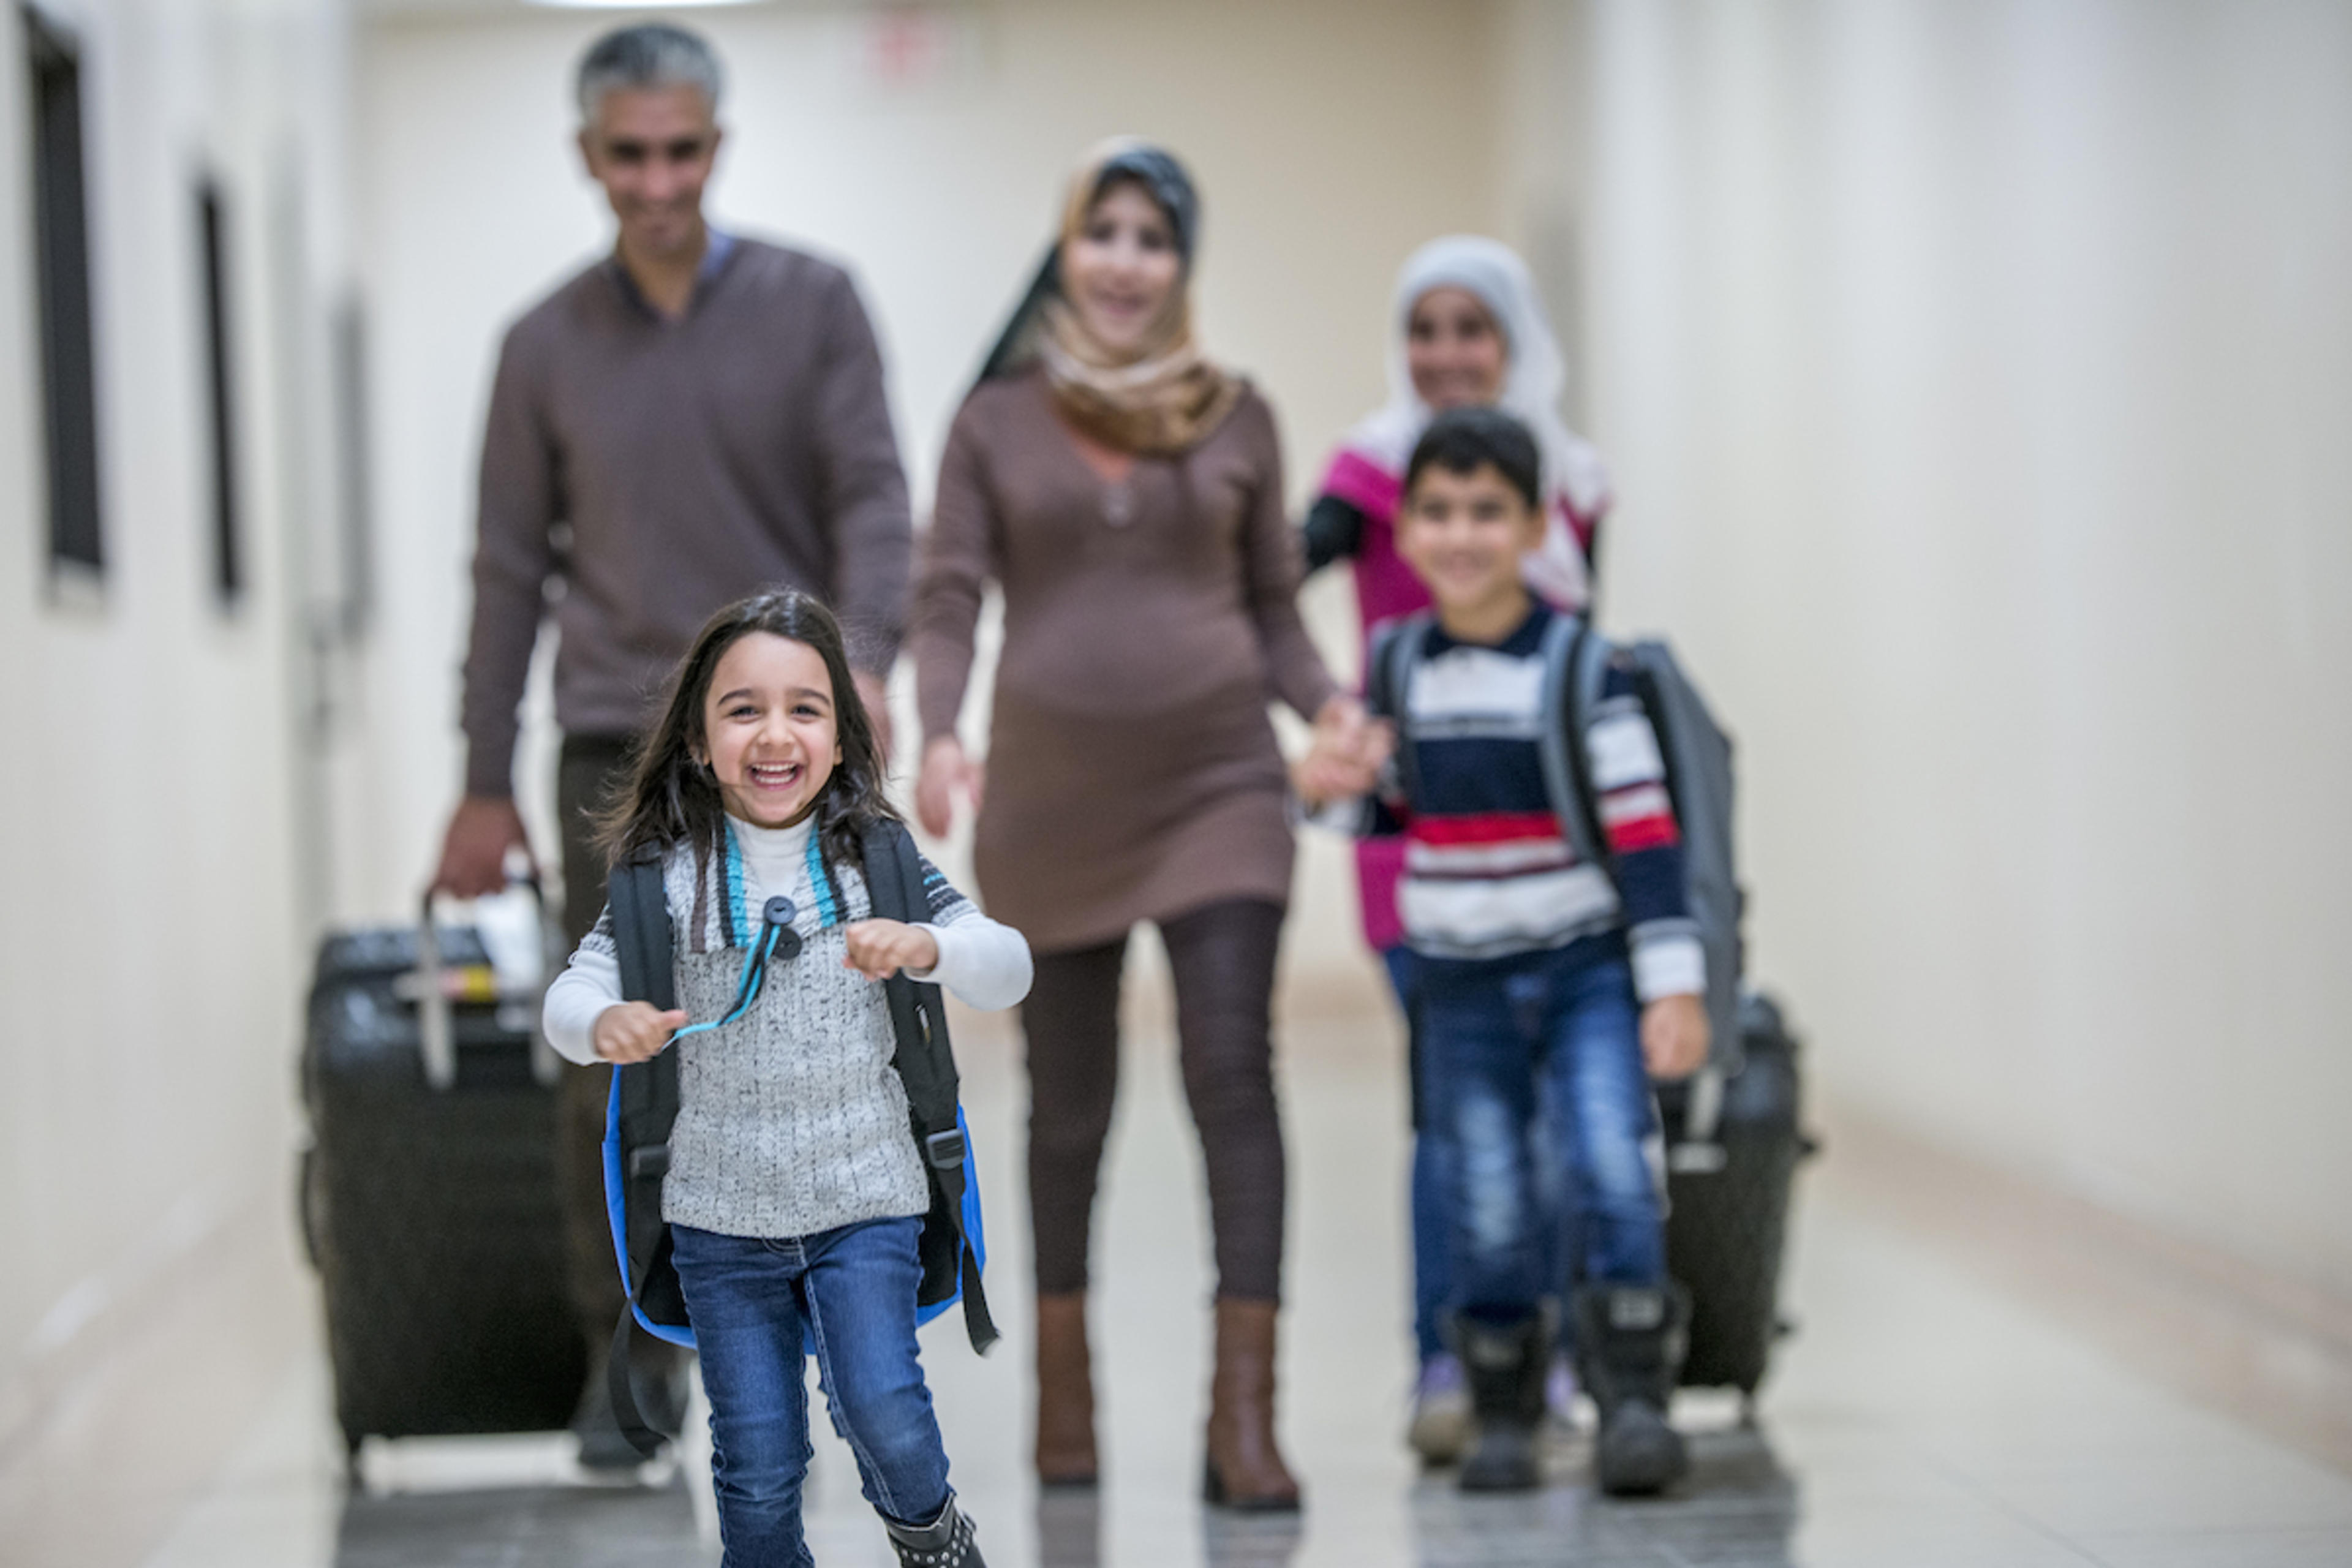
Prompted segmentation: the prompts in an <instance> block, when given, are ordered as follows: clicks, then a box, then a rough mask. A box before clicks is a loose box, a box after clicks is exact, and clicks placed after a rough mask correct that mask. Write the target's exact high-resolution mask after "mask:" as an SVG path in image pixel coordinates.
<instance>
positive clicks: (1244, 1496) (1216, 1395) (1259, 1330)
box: [1201, 1296, 1298, 1513]
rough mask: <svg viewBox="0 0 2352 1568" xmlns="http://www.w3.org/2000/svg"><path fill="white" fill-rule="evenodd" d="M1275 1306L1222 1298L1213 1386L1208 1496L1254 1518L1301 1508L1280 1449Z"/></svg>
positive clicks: (1205, 1486)
mask: <svg viewBox="0 0 2352 1568" xmlns="http://www.w3.org/2000/svg"><path fill="white" fill-rule="evenodd" d="M1275 1312H1276V1306H1275V1303H1274V1302H1272V1301H1244V1300H1234V1299H1231V1298H1228V1297H1223V1296H1220V1297H1218V1298H1217V1367H1216V1372H1215V1373H1214V1375H1213V1377H1212V1379H1211V1381H1210V1384H1209V1456H1208V1464H1207V1466H1206V1474H1205V1476H1204V1477H1203V1479H1202V1488H1201V1491H1202V1496H1203V1497H1205V1498H1206V1499H1207V1500H1209V1501H1211V1502H1213V1503H1218V1504H1222V1505H1223V1506H1224V1507H1226V1508H1233V1509H1240V1510H1244V1511H1245V1512H1251V1513H1279V1512H1287V1511H1289V1510H1292V1509H1295V1508H1297V1506H1298V1483H1297V1481H1296V1480H1294V1479H1291V1474H1290V1467H1288V1466H1287V1465H1286V1464H1284V1463H1283V1462H1282V1453H1281V1451H1280V1450H1279V1449H1278V1448H1276V1447H1275V1442H1274V1319H1275Z"/></svg>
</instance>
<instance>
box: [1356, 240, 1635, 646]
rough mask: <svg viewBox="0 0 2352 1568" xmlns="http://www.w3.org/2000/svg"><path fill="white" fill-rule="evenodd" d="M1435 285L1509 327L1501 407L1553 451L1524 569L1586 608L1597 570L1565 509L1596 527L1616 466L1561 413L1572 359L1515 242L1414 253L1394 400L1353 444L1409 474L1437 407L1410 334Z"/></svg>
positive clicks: (1404, 276)
mask: <svg viewBox="0 0 2352 1568" xmlns="http://www.w3.org/2000/svg"><path fill="white" fill-rule="evenodd" d="M1431 289H1461V290H1462V291H1463V292H1465V293H1466V294H1468V295H1469V296H1470V297H1471V298H1473V299H1475V300H1477V301H1478V302H1479V303H1480V304H1481V305H1483V306H1485V307H1486V313H1487V314H1488V315H1489V316H1491V317H1493V318H1494V321H1495V325H1496V328H1497V329H1498V330H1500V331H1501V332H1502V334H1503V343H1504V348H1505V350H1506V352H1507V353H1508V355H1509V361H1508V364H1507V373H1506V375H1505V379H1504V383H1503V395H1502V396H1501V397H1500V398H1499V399H1497V400H1496V407H1498V408H1500V409H1502V410H1503V411H1504V412H1505V413H1507V414H1510V415H1513V416H1517V418H1518V419H1519V420H1520V421H1521V422H1522V423H1523V424H1525V425H1526V426H1528V429H1529V430H1531V431H1533V432H1534V434H1535V437H1536V447H1537V449H1538V451H1539V452H1541V454H1542V456H1543V494H1544V497H1545V500H1546V501H1547V502H1548V503H1549V504H1548V505H1547V506H1546V508H1545V510H1546V513H1547V515H1548V519H1549V521H1548V525H1547V527H1546V528H1545V530H1544V542H1543V544H1542V545H1541V546H1540V547H1539V548H1538V549H1536V550H1534V551H1531V552H1529V553H1528V557H1527V561H1526V565H1525V570H1524V575H1525V577H1526V579H1527V583H1528V587H1530V588H1532V589H1534V590H1535V591H1536V592H1537V593H1538V594H1539V595H1542V596H1543V597H1544V598H1546V599H1549V600H1550V601H1551V602H1552V603H1554V604H1556V605H1567V606H1577V607H1580V606H1582V605H1585V604H1586V603H1587V602H1589V600H1590V599H1591V583H1590V576H1589V574H1588V573H1587V572H1586V570H1585V564H1584V552H1583V549H1582V547H1581V546H1580V544H1579V543H1578V542H1577V541H1576V538H1575V536H1574V535H1573V534H1572V533H1571V532H1570V529H1569V526H1568V522H1567V520H1566V519H1565V518H1563V517H1562V516H1561V515H1560V514H1561V511H1562V510H1563V508H1565V510H1567V511H1568V512H1569V513H1570V514H1571V515H1572V516H1573V517H1574V518H1575V519H1576V520H1577V521H1578V523H1579V524H1580V526H1581V527H1583V528H1585V529H1587V530H1589V529H1590V528H1591V524H1592V522H1593V521H1595V520H1596V519H1597V518H1598V517H1599V516H1600V514H1601V511H1602V510H1604V509H1605V508H1606V507H1607V505H1608V503H1609V473H1608V470H1607V469H1606V468H1604V467H1603V466H1602V465H1601V454H1600V453H1599V452H1598V451H1596V450H1595V449H1594V448H1593V446H1592V443H1591V442H1590V441H1587V440H1586V439H1585V438H1584V437H1581V436H1579V435H1578V434H1577V433H1576V432H1575V431H1573V430H1570V428H1569V427H1568V426H1567V424H1566V423H1565V422H1563V421H1562V420H1561V418H1560V416H1559V399H1560V394H1561V393H1563V392H1564V391H1566V390H1567V387H1568V365H1567V362H1566V361H1565V360H1564V359H1562V357H1561V355H1560V352H1559V339H1557V338H1556V337H1554V336H1553V335H1552V330H1551V321H1550V318H1549V316H1547V315H1546V313H1545V311H1544V308H1543V300H1542V299H1541V298H1540V297H1539V296H1538V294H1537V293H1536V287H1535V279H1533V278H1532V277H1530V276H1529V275H1528V266H1527V263H1526V262H1524V261H1522V260H1520V259H1519V257H1518V253H1517V251H1515V250H1513V249H1511V247H1508V246H1507V245H1505V244H1503V243H1502V242H1501V241H1499V240H1493V239H1486V238H1483V237H1479V236H1476V235H1447V236H1445V237H1444V238H1441V239H1433V240H1431V241H1430V242H1429V243H1428V244H1426V245H1424V246H1423V247H1421V248H1420V249H1419V250H1416V251H1414V252H1413V253H1412V255H1411V256H1410V257H1408V258H1406V259H1405V264H1404V268H1403V270H1402V271H1401V272H1399V273H1398V275H1397V284H1396V296H1395V304H1394V307H1393V312H1392V324H1393V331H1391V335H1390V338H1389V356H1388V357H1389V400H1388V402H1387V404H1386V405H1383V406H1382V407H1381V410H1380V412H1379V413H1377V414H1374V415H1372V416H1370V417H1369V418H1367V419H1365V420H1364V421H1362V422H1361V423H1360V424H1359V425H1358V426H1356V427H1355V428H1354V429H1353V430H1352V431H1350V432H1349V435H1348V438H1347V442H1346V445H1347V446H1348V447H1350V448H1352V449H1353V450H1355V451H1357V452H1359V453H1360V454H1362V455H1363V456H1364V457H1365V458H1368V459H1370V461H1371V462H1372V463H1374V464H1375V465H1377V466H1378V467H1379V468H1381V469H1382V470H1383V471H1385V472H1387V473H1389V474H1391V475H1394V476H1397V477H1398V478H1400V479H1401V478H1402V476H1403V474H1404V468H1405V464H1406V462H1407V461H1408V460H1409V459H1411V458H1412V448H1413V445H1414V443H1415V442H1417V441H1419V440H1420V439H1421V433H1422V432H1423V430H1424V429H1426V428H1428V426H1429V421H1430V417H1431V415H1432V412H1433V411H1432V409H1431V408H1430V406H1429V405H1428V404H1426V403H1423V401H1422V400H1421V398H1420V396H1419V395H1417V394H1415V393H1414V391H1413V389H1412V372H1411V370H1410V369H1408V368H1407V366H1406V363H1405V340H1406V337H1407V336H1408V334H1409V332H1410V331H1411V329H1412V308H1413V306H1414V304H1415V303H1416V302H1418V301H1419V300H1420V299H1421V297H1422V296H1423V295H1424V294H1426V293H1428V292H1429V291H1430V290H1431Z"/></svg>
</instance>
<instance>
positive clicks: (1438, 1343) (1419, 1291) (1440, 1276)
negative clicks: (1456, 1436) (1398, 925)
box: [1381, 946, 1577, 1365]
mask: <svg viewBox="0 0 2352 1568" xmlns="http://www.w3.org/2000/svg"><path fill="white" fill-rule="evenodd" d="M1381 958H1382V959H1383V960H1384V961H1386V963H1387V964H1388V971H1389V982H1390V984H1392V985H1393V986H1395V988H1396V995H1397V1005H1398V1006H1399V1007H1401V1008H1402V1009H1403V1012H1404V1016H1405V1019H1406V1022H1407V1025H1408V1026H1409V1027H1410V1028H1412V1030H1413V1031H1414V1036H1415V1038H1416V1039H1418V1038H1419V1035H1420V1030H1421V1027H1422V1025H1421V1017H1420V1008H1421V968H1422V965H1423V963H1425V962H1426V961H1425V960H1423V958H1422V957H1421V955H1420V954H1418V953H1416V952H1413V951H1412V949H1411V948H1409V947H1403V946H1398V947H1391V948H1389V949H1387V950H1386V951H1385V952H1382V953H1381ZM1423 1054H1424V1053H1423V1049H1422V1048H1421V1047H1419V1046H1416V1047H1415V1048H1414V1050H1413V1052H1412V1057H1413V1064H1412V1065H1413V1070H1414V1071H1415V1072H1416V1073H1423V1074H1425V1071H1426V1065H1427V1064H1426V1063H1425V1061H1424V1060H1423ZM1416 1092H1417V1093H1419V1094H1421V1095H1423V1096H1424V1098H1423V1099H1422V1100H1420V1103H1421V1104H1422V1105H1423V1106H1424V1107H1426V1106H1428V1105H1429V1104H1431V1103H1432V1101H1430V1100H1428V1099H1427V1098H1425V1096H1426V1095H1427V1093H1428V1090H1427V1089H1426V1087H1425V1083H1424V1086H1423V1087H1422V1088H1421V1089H1417V1091H1416ZM1556 1116H1557V1113H1556V1112H1555V1111H1553V1110H1549V1109H1547V1110H1545V1112H1544V1114H1543V1117H1542V1118H1541V1119H1540V1120H1539V1121H1538V1128H1537V1134H1536V1137H1537V1149H1538V1156H1537V1167H1536V1173H1537V1177H1538V1183H1539V1184H1540V1187H1541V1190H1540V1192H1539V1193H1538V1202H1539V1203H1540V1204H1541V1205H1543V1207H1544V1209H1545V1211H1546V1212H1547V1213H1548V1214H1549V1215H1550V1216H1551V1223H1550V1225H1549V1230H1548V1234H1549V1237H1551V1252H1550V1254H1549V1257H1548V1258H1546V1260H1545V1270H1546V1277H1547V1278H1548V1279H1552V1280H1554V1281H1555V1282H1556V1283H1555V1285H1554V1287H1553V1288H1554V1289H1566V1288H1567V1282H1568V1280H1569V1276H1570V1273H1571V1272H1572V1270H1573V1267H1574V1264H1575V1259H1576V1235H1577V1224H1576V1192H1575V1187H1574V1184H1572V1182H1571V1181H1570V1177H1569V1173H1568V1167H1567V1165H1566V1163H1565V1162H1562V1161H1560V1160H1558V1159H1555V1158H1551V1157H1550V1156H1549V1154H1547V1153H1545V1152H1543V1151H1546V1150H1549V1148H1551V1147H1552V1140H1551V1137H1550V1133H1549V1122H1550V1121H1552V1120H1555V1119H1556ZM1454 1163H1455V1156H1454V1135H1453V1132H1452V1131H1451V1130H1450V1129H1449V1128H1447V1127H1445V1126H1444V1124H1443V1123H1442V1122H1440V1121H1438V1120H1437V1119H1436V1118H1435V1117H1433V1116H1428V1115H1423V1117H1422V1118H1420V1125H1419V1126H1418V1127H1417V1128H1415V1130H1414V1131H1413V1140H1412V1340H1413V1348H1414V1349H1415V1351H1417V1352H1419V1354H1420V1357H1421V1360H1422V1363H1423V1364H1424V1365H1426V1364H1427V1363H1428V1362H1429V1361H1430V1359H1431V1358H1432V1357H1433V1356H1436V1355H1439V1354H1442V1353H1443V1352H1444V1349H1445V1334H1444V1323H1445V1314H1446V1313H1447V1312H1449V1311H1451V1310H1453V1305H1454V1258H1453V1252H1454V1218H1453V1213H1452V1210H1451V1208H1450V1207H1449V1206H1448V1205H1449V1200H1448V1198H1447V1195H1446V1194H1447V1189H1448V1187H1449V1185H1450V1184H1452V1182H1453V1179H1454V1176H1453V1172H1454ZM1568 1330H1569V1324H1568V1320H1567V1317H1566V1315H1565V1314H1563V1315H1562V1318H1561V1343H1562V1346H1563V1348H1565V1346H1566V1343H1567V1340H1568Z"/></svg>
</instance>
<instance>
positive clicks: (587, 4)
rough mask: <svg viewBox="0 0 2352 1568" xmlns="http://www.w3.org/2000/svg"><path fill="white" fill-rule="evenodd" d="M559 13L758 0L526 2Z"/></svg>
mask: <svg viewBox="0 0 2352 1568" xmlns="http://www.w3.org/2000/svg"><path fill="white" fill-rule="evenodd" d="M526 4H529V5H544V6H547V7H549V8H550V9H551V10H559V11H685V10H691V9H695V8H697V7H701V6H707V5H758V4H760V0H526Z"/></svg>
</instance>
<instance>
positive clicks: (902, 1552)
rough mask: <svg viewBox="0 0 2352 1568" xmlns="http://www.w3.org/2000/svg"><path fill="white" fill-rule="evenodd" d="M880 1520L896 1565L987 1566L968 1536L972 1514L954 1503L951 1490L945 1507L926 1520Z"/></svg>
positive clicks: (925, 1567) (936, 1567) (919, 1567)
mask: <svg viewBox="0 0 2352 1568" xmlns="http://www.w3.org/2000/svg"><path fill="white" fill-rule="evenodd" d="M882 1522H883V1524H884V1525H885V1526H886V1527H887V1529H888V1530H889V1531H890V1548H891V1550H892V1551H894V1552H898V1564H899V1568H988V1564H987V1563H983V1562H982V1561H981V1558H980V1547H979V1546H978V1544H976V1543H975V1542H973V1540H972V1538H971V1515H969V1514H967V1513H965V1512H964V1511H963V1510H961V1509H960V1508H958V1507H956V1500H955V1494H954V1493H952V1492H950V1493H949V1494H948V1505H947V1507H945V1508H943V1509H941V1510H940V1516H939V1518H937V1519H935V1520H933V1521H931V1522H930V1523H929V1524H921V1525H917V1524H900V1523H898V1522H897V1521H893V1520H887V1519H886V1520H884V1521H882Z"/></svg>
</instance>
